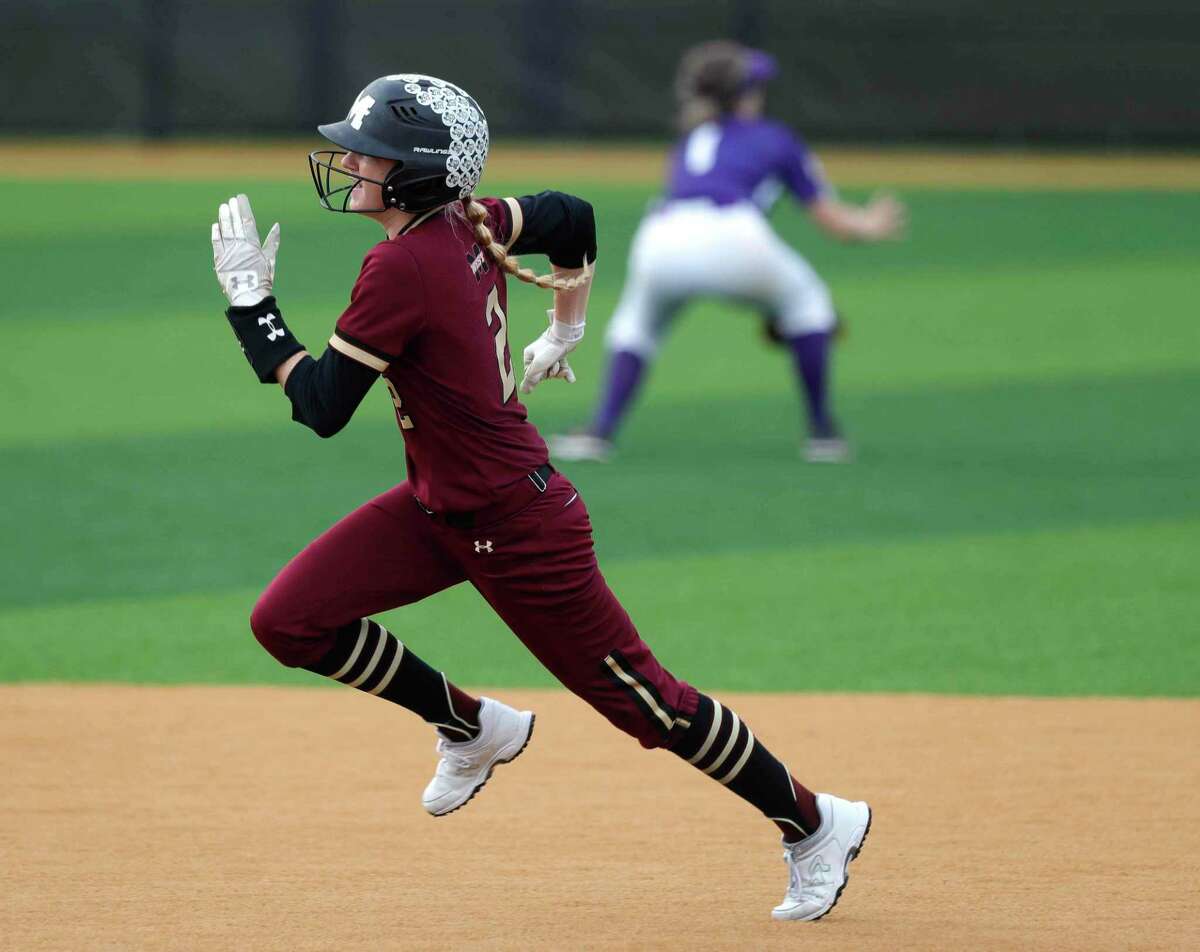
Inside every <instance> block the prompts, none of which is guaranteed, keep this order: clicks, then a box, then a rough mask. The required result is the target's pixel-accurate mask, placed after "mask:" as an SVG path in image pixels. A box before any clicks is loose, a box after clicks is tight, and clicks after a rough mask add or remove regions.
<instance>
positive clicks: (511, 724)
mask: <svg viewBox="0 0 1200 952" xmlns="http://www.w3.org/2000/svg"><path fill="white" fill-rule="evenodd" d="M479 701H480V706H479V728H480V729H479V736H478V737H476V738H475V739H474V740H468V741H449V740H445V739H444V738H443V739H441V740H439V741H438V742H437V750H438V753H439V754H441V755H442V759H441V760H440V761H438V765H437V772H436V773H434V775H433V779H432V780H431V781H429V786H428V787H426V788H425V793H424V795H422V797H421V803H422V805H423V806H424V807H425V809H426V810H428V811H429V812H430V813H432V814H433V815H434V816H445V815H446V814H447V813H453V812H454V811H455V810H457V809H458V808H459V807H461V806H463V805H464V804H465V803H466V802H467V801H468V800H470V799H471V798H472V797H473V796H475V794H477V793H478V792H479V791H480V789H481V788H482V787H483V785H484V784H485V783H487V782H488V778H489V777H491V775H492V771H493V770H495V769H496V767H497V766H499V765H500V764H507V763H508V762H509V761H512V760H516V758H517V755H519V754H520V753H521V751H523V750H524V749H525V746H526V745H527V744H528V743H529V738H530V737H532V736H533V719H534V715H533V713H532V712H531V711H518V710H515V709H513V708H511V707H509V706H508V705H507V704H501V703H500V702H499V701H493V700H492V699H491V698H490V697H483V698H480V699H479Z"/></svg>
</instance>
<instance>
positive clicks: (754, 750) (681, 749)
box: [670, 694, 821, 843]
mask: <svg viewBox="0 0 1200 952" xmlns="http://www.w3.org/2000/svg"><path fill="white" fill-rule="evenodd" d="M675 730H676V731H682V733H681V734H680V735H679V737H678V739H677V740H675V741H674V742H673V743H672V744H671V745H670V750H671V752H672V753H674V754H676V755H678V756H679V757H681V758H683V759H684V760H686V761H687V762H688V763H689V764H691V765H692V766H694V767H695V768H696V769H697V770H702V771H703V772H704V773H706V774H708V775H709V776H710V777H712V778H713V779H714V780H716V781H717V782H718V783H721V784H724V785H725V786H727V787H728V788H729V789H730V790H732V791H733V792H734V793H736V794H737V795H738V796H739V797H741V798H742V799H743V800H746V801H748V802H750V803H752V804H754V806H756V807H758V809H759V810H761V811H762V813H763V815H764V816H765V817H767V819H769V820H771V821H772V822H773V823H774V824H775V825H776V826H777V827H779V829H780V831H781V832H782V833H783V838H784V840H785V841H787V842H789V843H794V842H796V841H797V840H801V839H803V838H804V837H806V836H808V835H809V834H810V833H814V832H816V830H817V828H818V827H819V826H820V825H821V816H820V814H819V813H818V812H817V801H816V798H815V797H814V796H813V795H812V792H811V791H810V790H808V788H807V787H805V786H803V785H802V784H800V783H798V782H797V781H796V779H795V778H794V777H792V775H791V774H790V773H788V769H787V767H785V766H784V765H783V764H781V763H780V762H779V761H778V760H777V759H776V758H775V757H774V755H772V754H771V752H770V751H769V750H767V748H766V747H764V746H763V745H762V743H761V742H760V741H759V740H758V739H757V738H756V737H755V736H754V734H753V732H752V731H751V730H750V727H749V725H747V724H746V723H745V722H744V721H743V720H742V719H741V718H739V717H738V716H737V714H735V713H734V712H733V711H731V710H730V709H729V708H727V707H724V706H722V705H721V704H720V703H719V702H717V701H715V700H713V699H712V698H710V697H708V696H707V695H704V694H701V695H700V706H699V707H698V708H697V710H696V714H695V715H694V716H693V717H692V718H690V719H688V718H684V717H677V718H676V728H675Z"/></svg>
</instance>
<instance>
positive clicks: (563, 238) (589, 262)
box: [505, 191, 596, 393]
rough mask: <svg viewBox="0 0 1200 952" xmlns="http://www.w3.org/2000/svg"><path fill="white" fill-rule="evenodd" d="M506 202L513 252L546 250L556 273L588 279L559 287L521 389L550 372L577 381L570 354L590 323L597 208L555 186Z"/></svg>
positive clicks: (529, 351)
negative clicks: (589, 311)
mask: <svg viewBox="0 0 1200 952" xmlns="http://www.w3.org/2000/svg"><path fill="white" fill-rule="evenodd" d="M505 204H506V205H507V206H508V211H509V219H510V222H511V227H510V230H509V236H508V250H509V251H510V252H511V253H512V254H516V255H520V254H525V253H527V252H529V253H533V254H544V255H546V257H548V258H549V259H550V265H551V267H552V268H553V269H554V276H555V277H556V278H563V279H568V280H569V279H579V278H584V279H585V280H582V281H578V280H577V281H576V282H574V283H575V286H574V287H572V288H570V289H560V288H555V291H554V307H553V308H552V309H551V310H550V311H549V312H548V315H547V316H548V317H549V321H550V326H549V327H548V328H547V329H546V330H545V331H543V332H542V334H541V336H540V337H538V339H537V340H535V341H534V342H533V343H532V344H530V345H529V346H528V347H526V348H525V353H524V363H525V379H524V380H523V381H522V382H521V390H522V392H524V393H529V392H530V391H531V390H532V389H533V388H534V387H535V386H536V385H537V384H538V383H539V382H540V381H541V380H543V379H545V378H546V377H558V378H560V379H563V380H566V381H567V382H568V383H574V381H575V373H574V371H573V370H572V369H571V366H570V364H569V363H568V362H567V354H569V353H570V352H571V351H572V350H574V349H575V347H576V346H577V345H578V344H579V342H580V341H581V340H582V339H583V334H584V328H585V326H586V324H587V303H588V296H589V294H590V292H591V281H590V277H591V275H592V273H593V272H594V270H595V261H596V217H595V213H594V211H593V210H592V206H591V204H589V203H588V202H586V201H584V200H583V199H582V198H579V197H577V196H575V195H568V194H566V193H565V192H556V191H545V192H540V193H538V194H537V195H523V196H521V197H520V198H507V199H505Z"/></svg>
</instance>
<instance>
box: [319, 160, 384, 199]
mask: <svg viewBox="0 0 1200 952" xmlns="http://www.w3.org/2000/svg"><path fill="white" fill-rule="evenodd" d="M345 155H347V153H346V152H345V151H343V150H341V149H318V150H317V151H315V152H310V153H309V154H308V170H309V172H310V173H312V179H313V185H314V186H315V187H316V190H317V200H318V201H319V202H320V203H321V207H322V208H325V209H328V210H329V211H331V212H384V211H387V208H385V207H384V206H382V205H381V206H380V207H379V208H351V207H350V196H351V194H352V193H353V192H354V189H355V187H356V186H357V185H358V184H359V183H360V182H371V183H372V184H374V185H378V186H379V189H380V192H382V191H383V189H384V188H385V187H386V186H385V183H384V182H380V181H379V180H378V179H373V178H368V177H367V176H365V175H359V174H358V173H357V172H350V171H347V170H346V169H344V168H342V166H341V159H342V157H343V156H345Z"/></svg>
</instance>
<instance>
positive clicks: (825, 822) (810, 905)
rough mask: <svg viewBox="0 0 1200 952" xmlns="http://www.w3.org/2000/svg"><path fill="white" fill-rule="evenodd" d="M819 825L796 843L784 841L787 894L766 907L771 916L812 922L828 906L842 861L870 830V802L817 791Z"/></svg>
mask: <svg viewBox="0 0 1200 952" xmlns="http://www.w3.org/2000/svg"><path fill="white" fill-rule="evenodd" d="M817 810H818V811H819V812H820V814H821V828H820V829H819V830H817V832H816V833H814V834H812V836H809V837H807V838H805V839H803V840H801V841H800V842H799V843H795V844H793V845H791V846H788V845H787V844H786V843H785V844H784V847H783V858H784V861H785V862H786V863H787V866H788V876H789V877H790V880H789V882H788V891H787V895H785V896H784V897H783V902H781V903H780V904H779V905H778V906H776V907H775V909H774V910H773V911H772V912H771V917H772V918H774V919H795V920H800V921H803V922H812V921H813V920H814V919H820V918H821V917H822V916H823V915H825V914H826V913H827V912H829V910H830V909H832V908H833V907H834V906H835V905H836V904H837V901H838V898H839V897H840V896H841V895H842V890H843V889H845V888H846V880H847V879H849V877H850V874H849V872H847V867H848V866H849V865H850V861H851V860H852V859H854V858H855V857H856V856H857V855H858V854H859V851H860V850H861V849H862V846H863V842H864V841H865V840H866V838H867V833H869V832H870V830H871V808H870V807H869V806H867V805H866V804H865V803H863V802H862V801H861V800H860V801H856V802H853V803H852V802H850V801H849V800H842V799H839V798H838V797H833V796H830V795H829V794H828V793H818V794H817Z"/></svg>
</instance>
